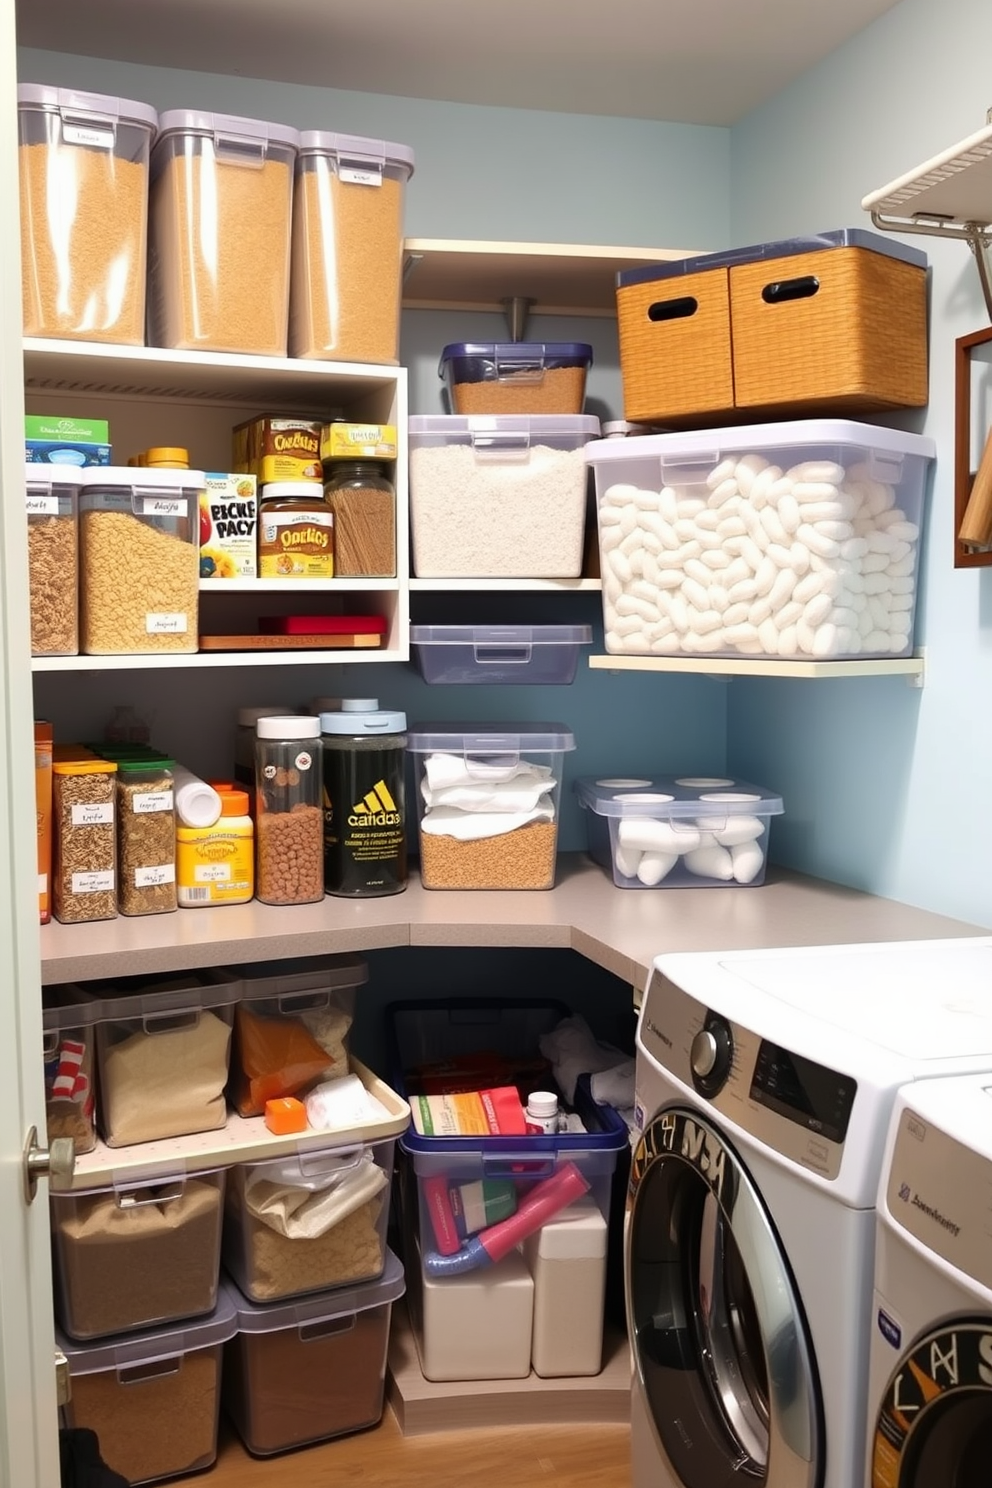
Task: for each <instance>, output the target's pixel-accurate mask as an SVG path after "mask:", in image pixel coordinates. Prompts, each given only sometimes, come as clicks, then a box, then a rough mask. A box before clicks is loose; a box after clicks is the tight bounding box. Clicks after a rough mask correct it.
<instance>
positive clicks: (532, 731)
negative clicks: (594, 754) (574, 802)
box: [408, 723, 575, 754]
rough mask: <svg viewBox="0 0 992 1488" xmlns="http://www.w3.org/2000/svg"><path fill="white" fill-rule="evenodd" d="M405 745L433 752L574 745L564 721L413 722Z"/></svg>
mask: <svg viewBox="0 0 992 1488" xmlns="http://www.w3.org/2000/svg"><path fill="white" fill-rule="evenodd" d="M408 747H409V748H410V749H411V750H413V751H414V753H425V754H433V753H434V752H435V751H438V752H440V753H446V754H450V753H452V752H454V753H458V754H462V753H464V754H552V753H555V754H557V753H564V752H566V751H567V750H570V749H574V748H575V735H574V734H573V733H572V731H571V729H570V728H568V727H567V726H566V725H565V724H564V723H415V724H413V726H412V727H411V729H410V736H409V740H408Z"/></svg>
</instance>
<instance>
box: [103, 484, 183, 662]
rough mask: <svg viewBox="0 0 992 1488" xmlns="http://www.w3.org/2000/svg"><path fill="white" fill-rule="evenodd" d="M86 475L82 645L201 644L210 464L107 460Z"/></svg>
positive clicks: (113, 649) (111, 650)
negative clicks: (166, 465) (203, 504)
mask: <svg viewBox="0 0 992 1488" xmlns="http://www.w3.org/2000/svg"><path fill="white" fill-rule="evenodd" d="M80 477H81V480H82V488H81V490H80V496H79V548H80V554H79V562H80V646H81V649H82V651H83V652H84V654H87V655H90V656H109V655H140V654H143V653H154V652H157V651H181V652H188V651H195V650H196V649H197V623H198V613H199V589H200V546H199V543H200V538H199V498H200V493H201V492H202V491H205V490H206V479H205V477H204V475H203V472H202V471H199V470H139V469H136V468H133V467H131V466H118V467H116V468H115V467H113V466H107V467H106V468H104V469H92V470H83V471H81V472H80Z"/></svg>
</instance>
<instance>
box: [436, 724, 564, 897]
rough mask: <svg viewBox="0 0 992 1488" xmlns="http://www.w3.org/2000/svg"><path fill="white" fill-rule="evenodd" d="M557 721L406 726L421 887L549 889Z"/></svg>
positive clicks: (559, 738) (556, 800)
mask: <svg viewBox="0 0 992 1488" xmlns="http://www.w3.org/2000/svg"><path fill="white" fill-rule="evenodd" d="M574 748H575V736H574V734H573V733H572V731H571V729H569V728H567V727H566V726H565V725H564V724H561V723H499V724H485V723H422V724H417V725H415V726H414V727H412V728H411V729H410V732H409V735H408V738H407V749H408V752H409V753H410V755H411V757H412V759H413V762H414V773H415V777H416V783H417V790H416V798H417V802H418V809H419V813H420V815H419V835H420V876H421V880H422V882H423V885H424V888H426V889H550V888H553V887H554V881H555V860H556V852H557V845H558V817H559V812H560V807H561V780H562V772H563V767H564V762H565V755H566V754H567V753H569V752H570V751H571V750H573V749H574Z"/></svg>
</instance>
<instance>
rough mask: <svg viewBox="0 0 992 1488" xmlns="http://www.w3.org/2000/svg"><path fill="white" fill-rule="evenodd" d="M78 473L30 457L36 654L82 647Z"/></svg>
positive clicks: (26, 477) (30, 552) (30, 562)
mask: <svg viewBox="0 0 992 1488" xmlns="http://www.w3.org/2000/svg"><path fill="white" fill-rule="evenodd" d="M80 484H81V482H80V478H79V475H78V474H77V473H76V472H75V471H72V470H69V471H66V470H60V469H59V468H58V467H57V466H55V467H53V466H51V465H48V466H45V465H35V464H31V463H26V464H25V467H24V485H25V509H26V511H27V518H28V579H29V583H30V587H31V654H32V656H75V655H76V654H77V653H78V651H79V487H80Z"/></svg>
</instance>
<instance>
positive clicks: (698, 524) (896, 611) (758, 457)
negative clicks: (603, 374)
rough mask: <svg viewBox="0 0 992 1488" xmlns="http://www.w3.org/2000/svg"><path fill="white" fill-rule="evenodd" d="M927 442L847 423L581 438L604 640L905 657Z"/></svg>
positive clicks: (707, 651)
mask: <svg viewBox="0 0 992 1488" xmlns="http://www.w3.org/2000/svg"><path fill="white" fill-rule="evenodd" d="M935 453H936V450H935V445H934V442H933V440H931V439H926V438H923V437H922V436H920V435H918V434H907V433H904V432H903V431H902V430H901V429H888V428H883V427H881V426H876V425H874V424H860V423H854V422H851V421H849V420H845V419H800V420H796V421H795V422H791V423H779V424H755V425H753V426H749V427H739V428H727V429H710V430H702V431H695V432H692V433H678V434H649V435H645V436H644V437H642V438H639V439H617V440H601V441H599V442H597V443H595V444H592V445H590V446H588V447H587V449H586V458H587V460H588V462H589V464H590V465H591V466H592V468H593V470H594V471H595V477H596V500H597V513H598V525H599V549H600V563H601V569H602V585H603V619H604V630H605V641H606V650H607V652H608V653H609V654H611V655H616V656H645V657H650V656H656V657H666V656H673V657H674V656H679V657H693V656H697V657H702V656H709V657H738V658H739V657H744V658H746V657H749V656H751V657H756V658H757V657H761V658H764V659H772V658H774V659H777V660H782V661H804V660H805V661H839V660H849V659H853V658H857V657H863V658H865V659H868V658H882V657H896V656H909V655H911V654H912V651H913V641H914V622H915V614H916V598H917V587H918V573H919V565H920V549H921V543H922V526H923V517H924V498H925V494H926V487H927V476H928V472H929V468H930V466H931V465H932V463H933V461H934V458H935Z"/></svg>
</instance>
